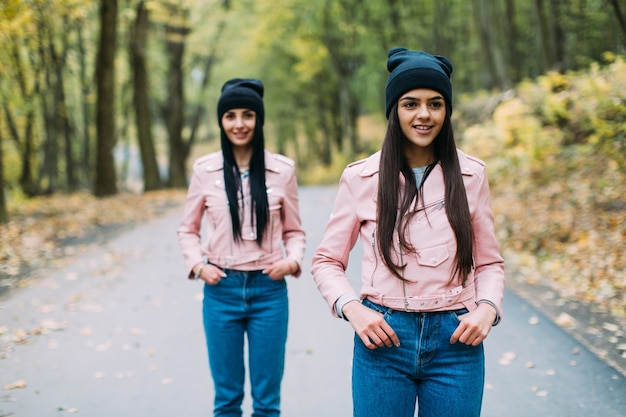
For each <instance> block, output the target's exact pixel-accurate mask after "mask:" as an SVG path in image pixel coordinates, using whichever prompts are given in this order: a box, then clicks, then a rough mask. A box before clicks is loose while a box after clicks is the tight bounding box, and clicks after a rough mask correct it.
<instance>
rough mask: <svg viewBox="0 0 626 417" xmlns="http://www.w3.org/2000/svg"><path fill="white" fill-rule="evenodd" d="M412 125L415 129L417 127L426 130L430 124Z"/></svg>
mask: <svg viewBox="0 0 626 417" xmlns="http://www.w3.org/2000/svg"><path fill="white" fill-rule="evenodd" d="M413 127H414V128H415V129H417V130H428V129H430V126H424V125H416V126H413Z"/></svg>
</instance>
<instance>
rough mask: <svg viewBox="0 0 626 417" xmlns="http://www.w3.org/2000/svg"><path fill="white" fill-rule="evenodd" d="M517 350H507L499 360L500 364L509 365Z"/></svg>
mask: <svg viewBox="0 0 626 417" xmlns="http://www.w3.org/2000/svg"><path fill="white" fill-rule="evenodd" d="M515 356H516V355H515V352H505V353H504V354H503V355H502V357H501V358H500V359H499V360H498V363H499V364H500V365H509V364H510V363H511V362H512V361H513V359H515Z"/></svg>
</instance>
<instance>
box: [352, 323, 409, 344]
mask: <svg viewBox="0 0 626 417" xmlns="http://www.w3.org/2000/svg"><path fill="white" fill-rule="evenodd" d="M359 337H360V338H361V340H362V341H363V344H365V346H367V347H368V348H369V349H376V348H379V347H383V346H387V347H394V346H396V347H399V346H400V340H399V339H398V336H397V335H396V333H395V332H394V331H393V329H392V328H391V327H389V325H386V326H384V325H382V326H380V327H373V328H371V329H369V331H368V332H366V333H364V334H361V335H359Z"/></svg>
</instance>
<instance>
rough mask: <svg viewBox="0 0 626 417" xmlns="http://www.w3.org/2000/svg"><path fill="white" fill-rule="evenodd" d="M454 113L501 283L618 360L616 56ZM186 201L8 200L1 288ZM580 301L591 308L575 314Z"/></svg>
mask: <svg viewBox="0 0 626 417" xmlns="http://www.w3.org/2000/svg"><path fill="white" fill-rule="evenodd" d="M455 119H456V120H457V124H458V126H457V127H456V132H457V136H458V137H459V142H460V146H461V147H462V148H463V149H464V150H465V151H466V152H468V153H470V154H474V155H477V156H479V157H480V158H482V159H483V160H485V161H486V162H487V164H488V169H489V175H490V182H491V185H492V198H493V205H494V212H495V215H496V227H497V231H498V237H499V240H500V242H501V244H502V248H503V252H504V255H505V259H506V261H507V279H508V283H509V286H510V287H512V288H514V289H516V290H517V291H519V292H526V296H527V297H530V298H533V297H534V298H535V301H536V302H538V303H541V305H542V307H544V308H545V309H547V310H550V311H551V312H552V317H553V318H554V319H555V320H556V321H557V322H559V321H560V322H559V324H560V325H562V326H563V327H566V328H567V327H568V326H569V327H572V326H575V323H574V321H575V320H584V321H585V323H582V325H581V327H582V329H579V331H580V332H581V333H584V334H586V335H589V334H591V336H594V334H593V333H594V332H596V333H597V334H599V335H603V337H602V338H600V339H601V340H600V341H599V342H598V343H600V344H602V345H603V346H604V347H603V348H597V349H596V352H598V353H599V354H600V355H601V356H603V351H602V349H604V350H606V355H604V356H606V357H609V356H610V357H614V358H617V359H616V360H623V361H626V344H625V339H624V338H625V335H624V329H625V327H624V323H625V322H626V255H625V250H624V241H625V238H626V197H625V196H626V145H625V138H626V65H625V64H624V62H622V61H620V60H619V59H617V60H615V62H613V63H612V64H610V65H607V66H606V67H605V68H604V69H599V68H598V67H592V68H591V69H590V71H589V72H588V73H585V74H578V75H577V74H571V75H562V74H548V75H546V76H544V77H541V78H540V79H539V81H538V82H537V83H533V84H530V83H529V84H527V85H526V84H523V85H521V86H519V87H518V88H517V89H516V91H515V92H508V93H503V94H499V95H485V96H474V97H468V98H464V99H461V100H460V103H459V105H458V106H456V107H455ZM299 175H300V176H301V177H303V178H304V177H306V176H307V172H303V171H301V172H300V173H299ZM301 182H303V183H304V182H305V181H301ZM183 201H184V190H169V191H159V192H152V193H147V194H145V195H135V194H130V193H120V194H119V195H117V196H115V197H111V198H106V199H95V198H93V197H91V196H90V195H89V194H88V193H78V194H72V195H62V194H59V195H55V196H52V197H48V198H38V199H35V200H22V201H20V202H19V203H17V202H15V201H13V202H10V204H9V216H10V222H9V223H8V224H6V225H2V226H0V235H1V236H2V239H1V240H0V285H1V286H2V287H0V293H2V292H5V291H2V288H4V289H6V288H11V287H23V286H28V285H29V282H31V280H32V279H36V277H37V276H40V275H41V274H45V273H46V269H48V268H51V267H55V266H58V265H62V263H63V262H66V261H67V260H70V259H72V257H73V256H76V255H78V254H80V253H81V252H83V251H84V250H86V249H87V248H89V246H90V245H93V244H97V243H98V242H101V241H102V239H105V238H106V237H107V236H110V234H111V233H117V232H121V231H123V230H124V229H126V228H129V227H133V224H136V223H137V222H141V221H145V220H149V219H151V218H154V217H156V216H159V215H160V214H163V213H164V211H165V210H169V209H172V208H173V207H180V204H182V202H183ZM313 249H314V248H309V250H313ZM572 303H573V304H572ZM572 306H574V307H572ZM583 310H584V311H585V312H587V313H586V314H591V315H592V316H593V317H591V318H589V319H588V320H587V319H584V318H583V319H580V318H577V317H576V314H581V311H583ZM598 318H600V319H598Z"/></svg>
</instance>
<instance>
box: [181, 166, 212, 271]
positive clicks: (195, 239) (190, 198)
mask: <svg viewBox="0 0 626 417" xmlns="http://www.w3.org/2000/svg"><path fill="white" fill-rule="evenodd" d="M204 210H205V196H204V193H203V192H202V187H201V180H200V178H199V176H198V174H197V172H194V174H193V176H192V178H191V181H190V183H189V189H188V190H187V200H186V202H185V209H184V213H183V218H182V220H181V223H180V225H179V227H178V229H177V233H178V242H179V244H180V247H181V250H182V253H183V257H184V259H185V268H186V270H187V271H188V273H187V276H188V277H189V278H191V277H193V267H194V266H195V265H197V264H198V263H199V262H203V256H202V247H201V234H200V228H201V224H202V217H203V216H204Z"/></svg>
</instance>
